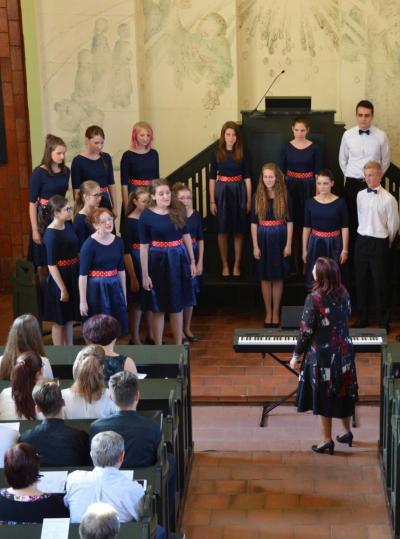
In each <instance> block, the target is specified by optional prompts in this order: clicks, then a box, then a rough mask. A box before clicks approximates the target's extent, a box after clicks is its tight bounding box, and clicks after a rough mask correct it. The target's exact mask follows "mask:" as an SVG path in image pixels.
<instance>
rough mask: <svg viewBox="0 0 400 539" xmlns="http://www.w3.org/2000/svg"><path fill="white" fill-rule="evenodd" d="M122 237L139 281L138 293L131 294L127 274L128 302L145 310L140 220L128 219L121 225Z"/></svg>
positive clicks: (126, 252)
mask: <svg viewBox="0 0 400 539" xmlns="http://www.w3.org/2000/svg"><path fill="white" fill-rule="evenodd" d="M121 236H122V239H123V240H124V246H125V254H129V255H131V257H132V263H133V267H134V270H135V273H136V277H137V280H138V281H139V290H138V292H131V290H130V282H129V275H128V273H126V280H127V287H126V290H127V296H128V300H129V302H130V303H134V304H139V305H140V306H141V307H142V310H144V309H145V308H146V303H145V291H144V289H143V279H142V266H141V265H140V240H139V219H135V218H134V217H126V218H125V220H124V222H123V223H122V225H121Z"/></svg>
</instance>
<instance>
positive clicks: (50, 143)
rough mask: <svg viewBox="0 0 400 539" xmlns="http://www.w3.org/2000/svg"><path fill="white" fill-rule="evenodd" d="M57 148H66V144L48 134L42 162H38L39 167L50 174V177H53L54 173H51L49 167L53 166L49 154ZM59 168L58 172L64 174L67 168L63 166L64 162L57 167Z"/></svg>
mask: <svg viewBox="0 0 400 539" xmlns="http://www.w3.org/2000/svg"><path fill="white" fill-rule="evenodd" d="M57 146H64V148H67V146H66V144H65V142H64V141H63V139H62V138H60V137H56V136H55V135H51V134H50V133H49V134H48V135H47V136H46V141H45V145H44V152H43V157H42V160H41V162H40V165H41V166H43V167H45V169H46V170H47V172H48V174H50V176H53V174H54V172H53V170H52V168H51V165H52V164H53V160H52V158H51V154H52V153H53V151H54V150H55V149H56V148H57ZM59 167H60V170H61V172H62V173H64V172H65V171H66V168H67V167H66V166H65V162H64V161H63V162H62V163H61V164H60V165H59Z"/></svg>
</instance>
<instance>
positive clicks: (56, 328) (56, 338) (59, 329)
mask: <svg viewBox="0 0 400 539" xmlns="http://www.w3.org/2000/svg"><path fill="white" fill-rule="evenodd" d="M51 338H52V340H53V344H54V346H62V345H63V344H64V326H60V325H59V324H54V323H53V325H52V326H51Z"/></svg>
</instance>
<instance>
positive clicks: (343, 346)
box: [293, 291, 358, 417]
mask: <svg viewBox="0 0 400 539" xmlns="http://www.w3.org/2000/svg"><path fill="white" fill-rule="evenodd" d="M350 312H351V307H350V297H349V294H348V293H347V292H346V293H345V295H344V296H343V298H341V299H338V300H333V299H332V298H331V297H329V296H323V295H321V294H320V293H319V292H317V291H314V292H312V293H311V294H309V295H308V296H307V298H306V302H305V305H304V310H303V316H302V320H301V323H300V333H299V336H298V339H297V344H296V347H295V351H294V353H293V357H296V358H300V357H301V356H302V355H303V354H304V361H303V365H302V368H301V371H300V376H299V386H298V390H297V398H296V405H297V409H298V411H299V412H305V411H308V410H312V411H313V413H314V414H318V415H323V416H325V417H350V416H351V415H353V413H354V406H355V402H356V401H357V399H358V386H357V376H356V369H355V364H354V350H353V344H352V341H351V337H350V336H349V329H348V318H349V316H350Z"/></svg>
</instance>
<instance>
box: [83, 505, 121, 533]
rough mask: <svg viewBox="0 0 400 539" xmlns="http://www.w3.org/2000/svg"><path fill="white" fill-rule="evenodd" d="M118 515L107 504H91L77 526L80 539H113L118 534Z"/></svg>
mask: <svg viewBox="0 0 400 539" xmlns="http://www.w3.org/2000/svg"><path fill="white" fill-rule="evenodd" d="M119 527H120V525H119V518H118V513H117V511H116V510H115V509H114V507H112V506H111V505H109V504H108V503H103V502H97V503H92V504H91V505H89V507H88V508H87V509H86V512H85V514H84V515H83V517H82V520H81V523H80V525H79V536H80V537H81V539H114V538H115V537H117V535H118V532H119Z"/></svg>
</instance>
